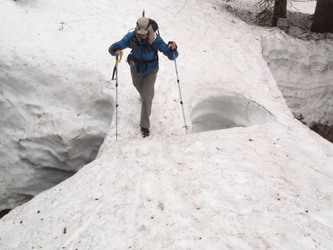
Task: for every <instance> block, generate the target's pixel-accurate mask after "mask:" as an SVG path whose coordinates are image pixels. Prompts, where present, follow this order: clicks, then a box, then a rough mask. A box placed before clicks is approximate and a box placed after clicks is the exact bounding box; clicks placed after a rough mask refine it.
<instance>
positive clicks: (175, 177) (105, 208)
mask: <svg viewBox="0 0 333 250" xmlns="http://www.w3.org/2000/svg"><path fill="white" fill-rule="evenodd" d="M253 2H254V1H253V0H248V1H244V5H245V4H253ZM221 3H222V1H212V0H180V1H176V2H170V1H166V0H161V1H156V2H154V3H152V2H151V1H146V0H139V1H130V0H122V1H110V0H109V1H107V0H100V1H98V2H96V3H95V2H88V1H78V0H73V1H64V0H58V1H42V0H35V1H32V0H30V1H29V0H26V1H10V0H1V1H0V14H1V15H0V19H1V22H0V30H1V34H4V35H2V38H1V39H0V94H1V95H0V98H1V99H0V108H1V111H2V117H1V118H0V125H1V134H0V136H1V141H0V149H1V150H0V159H1V160H0V164H1V165H0V167H1V168H0V171H1V177H0V188H1V197H0V205H1V209H6V208H13V207H15V206H17V205H20V204H22V203H23V202H25V201H26V200H28V199H30V198H31V197H33V196H35V195H36V197H34V198H33V199H31V200H30V201H29V202H26V203H24V204H23V205H21V206H17V207H16V208H15V209H13V210H12V211H11V212H10V213H9V214H8V215H6V216H4V217H3V218H2V219H1V220H0V249H6V250H7V249H39V248H42V249H268V248H272V249H332V248H333V179H332V178H333V146H332V144H331V143H329V142H328V141H326V140H324V139H323V138H321V137H320V136H319V135H317V134H315V133H314V132H312V131H311V130H309V129H308V128H307V127H306V126H304V125H303V124H302V123H300V122H299V121H297V120H295V119H294V118H293V115H292V113H291V111H290V110H289V108H288V106H287V102H288V104H289V105H290V103H289V101H293V100H296V101H297V100H298V99H297V98H295V99H293V95H291V96H290V99H288V98H287V102H286V101H285V99H284V97H283V95H282V93H281V92H284V91H285V89H284V88H281V92H280V89H279V87H278V85H277V81H280V80H281V79H277V76H279V77H282V76H283V72H289V73H288V75H291V76H292V77H291V78H290V79H292V80H293V79H296V80H295V81H289V82H288V83H286V85H289V84H299V81H305V86H303V85H297V87H296V85H292V86H291V87H293V88H299V89H300V91H302V94H303V95H305V96H302V98H305V99H306V98H308V99H309V100H310V99H312V98H313V96H314V93H317V92H316V91H317V90H318V88H319V87H322V86H323V87H324V88H325V89H326V90H327V91H326V92H328V93H327V94H326V93H325V94H324V93H323V94H322V95H320V96H316V98H317V99H315V100H316V102H317V100H321V102H320V106H319V107H318V106H312V105H310V104H309V105H308V107H307V108H309V109H308V111H307V112H308V113H307V114H309V116H308V117H309V119H310V118H312V114H313V117H314V119H320V118H323V119H327V120H328V119H329V117H330V119H331V114H332V81H331V79H332V75H331V74H332V61H331V60H332V58H333V57H332V56H331V55H332V53H333V48H332V43H330V42H326V43H322V44H320V43H317V42H312V41H299V40H298V39H296V38H290V37H287V36H286V35H285V34H284V33H283V32H282V31H280V30H278V29H269V28H262V27H256V26H253V25H248V24H246V23H244V22H243V21H241V20H240V19H238V18H237V17H235V16H233V15H231V14H230V13H229V12H227V11H226V10H225V9H224V8H223V7H222V6H221ZM304 4H307V3H304ZM301 6H302V5H301V4H300V3H298V4H297V7H298V8H301ZM306 6H308V5H306ZM312 6H313V4H312ZM142 9H145V10H146V16H149V17H151V18H154V19H156V20H157V21H158V23H159V25H160V29H161V35H162V37H163V39H164V40H165V41H166V42H167V41H170V40H175V41H176V42H177V43H178V47H179V52H180V56H179V58H178V59H177V66H178V71H179V79H180V86H181V91H182V97H183V103H184V111H185V120H186V122H187V125H188V126H189V129H188V133H185V129H184V119H183V114H182V109H181V105H180V100H179V90H178V85H177V79H176V74H175V67H174V66H175V65H174V63H173V62H172V61H169V60H168V59H167V58H165V57H164V56H163V55H160V70H159V73H158V79H157V82H156V88H155V99H154V103H153V111H152V115H151V123H152V127H151V137H149V138H147V139H142V138H140V135H139V110H140V101H139V98H138V94H137V92H136V90H135V88H134V87H133V86H132V83H131V79H130V74H129V68H128V65H127V64H126V62H125V58H126V55H127V54H128V53H129V50H126V51H125V55H124V58H123V60H122V61H121V63H120V64H119V88H118V90H119V93H118V94H119V107H118V121H119V124H118V132H119V135H118V141H116V136H115V131H116V129H115V113H116V112H115V93H116V89H115V82H114V81H111V74H112V70H113V66H114V58H112V57H111V56H110V55H109V54H108V52H107V49H108V47H109V45H110V44H111V43H113V42H115V41H117V40H119V39H121V38H122V37H123V36H124V35H125V34H126V33H127V32H128V31H129V30H130V29H132V28H133V27H134V25H135V22H136V20H137V18H138V17H140V15H141V11H142ZM307 13H308V12H307ZM285 44H288V45H290V44H292V46H294V47H297V50H296V49H294V50H290V49H288V46H287V49H286V47H285ZM309 48H311V52H310V53H308V52H309V51H308V50H309ZM323 48H325V50H324V51H323ZM274 52H277V53H274ZM284 52H285V53H290V52H291V54H292V53H294V57H295V58H294V61H292V60H291V59H289V58H287V57H286V56H284V55H283V53H284ZM288 55H290V54H288ZM297 55H310V56H309V57H307V56H303V57H302V56H300V57H297ZM316 55H317V56H316ZM277 56H280V57H279V58H282V59H281V60H275V58H277ZM308 58H311V60H312V61H304V60H308ZM287 59H288V60H287ZM266 60H267V61H266ZM270 60H273V61H274V63H275V64H274V65H273V66H272V65H270V66H272V71H273V73H272V72H271V69H270V67H269V65H268V63H267V62H269V63H270ZM293 62H295V64H296V65H297V67H298V68H297V69H301V68H302V67H303V66H304V65H309V69H310V70H311V72H312V73H311V77H312V78H311V80H308V78H307V77H304V78H300V75H299V74H298V73H297V72H296V73H293V72H292V71H280V72H279V71H278V70H280V69H281V67H292V66H293ZM313 65H315V66H313ZM316 65H317V66H316ZM325 67H326V68H325ZM321 69H322V70H324V72H325V74H322V72H323V71H322V70H321ZM276 72H278V73H279V74H276ZM274 77H275V78H276V79H275V78H274ZM330 81H331V82H330ZM304 89H314V91H312V92H311V91H310V92H309V91H303V90H304ZM287 93H289V92H288V90H287ZM284 95H285V93H284ZM296 97H297V96H296ZM311 107H313V108H314V110H313V111H312V112H311V110H310V109H311ZM323 109H324V110H323ZM330 121H331V120H330ZM95 158H96V159H95ZM78 170H79V171H78ZM77 171H78V172H77ZM76 172H77V173H76ZM74 173H76V174H74ZM73 174H74V175H73ZM69 176H71V177H70V178H68V179H67V180H65V181H63V182H61V183H60V184H58V185H56V186H54V185H55V184H57V183H58V182H60V181H61V180H63V179H65V178H67V177H69ZM51 186H54V187H53V188H50V189H48V190H47V191H44V192H42V191H43V190H45V189H47V188H49V187H51ZM40 192H41V193H40ZM37 194H38V195H37Z"/></svg>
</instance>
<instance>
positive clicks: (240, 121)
mask: <svg viewBox="0 0 333 250" xmlns="http://www.w3.org/2000/svg"><path fill="white" fill-rule="evenodd" d="M274 119H275V118H274V116H273V115H272V114H271V113H270V112H269V111H268V110H266V109H265V108H264V107H263V106H260V105H259V104H258V103H256V102H254V101H251V100H249V99H247V98H245V97H243V96H241V95H236V94H234V95H221V96H212V97H209V98H206V99H204V100H202V101H201V102H200V103H198V104H197V105H196V106H195V107H194V108H193V110H192V113H191V121H192V132H203V131H210V130H219V129H228V128H233V127H248V126H251V125H254V124H260V123H266V122H270V121H273V120H274Z"/></svg>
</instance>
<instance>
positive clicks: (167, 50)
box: [155, 35, 179, 60]
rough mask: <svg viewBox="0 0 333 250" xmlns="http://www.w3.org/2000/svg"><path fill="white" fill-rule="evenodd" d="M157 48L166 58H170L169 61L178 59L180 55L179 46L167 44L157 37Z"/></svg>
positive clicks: (173, 43)
mask: <svg viewBox="0 0 333 250" xmlns="http://www.w3.org/2000/svg"><path fill="white" fill-rule="evenodd" d="M155 41H156V48H157V49H158V50H159V51H161V52H162V53H163V54H164V55H165V56H167V57H168V58H169V60H174V59H176V58H177V57H178V55H179V53H178V50H177V44H176V43H175V42H172V43H170V44H169V45H168V44H166V43H165V42H164V41H163V39H162V38H161V37H160V36H159V35H156V40H155Z"/></svg>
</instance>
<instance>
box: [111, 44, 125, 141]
mask: <svg viewBox="0 0 333 250" xmlns="http://www.w3.org/2000/svg"><path fill="white" fill-rule="evenodd" d="M122 57H123V51H122V50H120V51H118V52H116V64H115V65H114V68H113V73H112V80H116V141H118V106H119V105H118V63H120V61H121V58H122Z"/></svg>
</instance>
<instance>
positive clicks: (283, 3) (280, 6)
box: [272, 0, 287, 27]
mask: <svg viewBox="0 0 333 250" xmlns="http://www.w3.org/2000/svg"><path fill="white" fill-rule="evenodd" d="M279 18H287V0H275V2H274V10H273V17H272V26H273V27H275V26H276V25H277V23H278V20H279Z"/></svg>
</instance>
